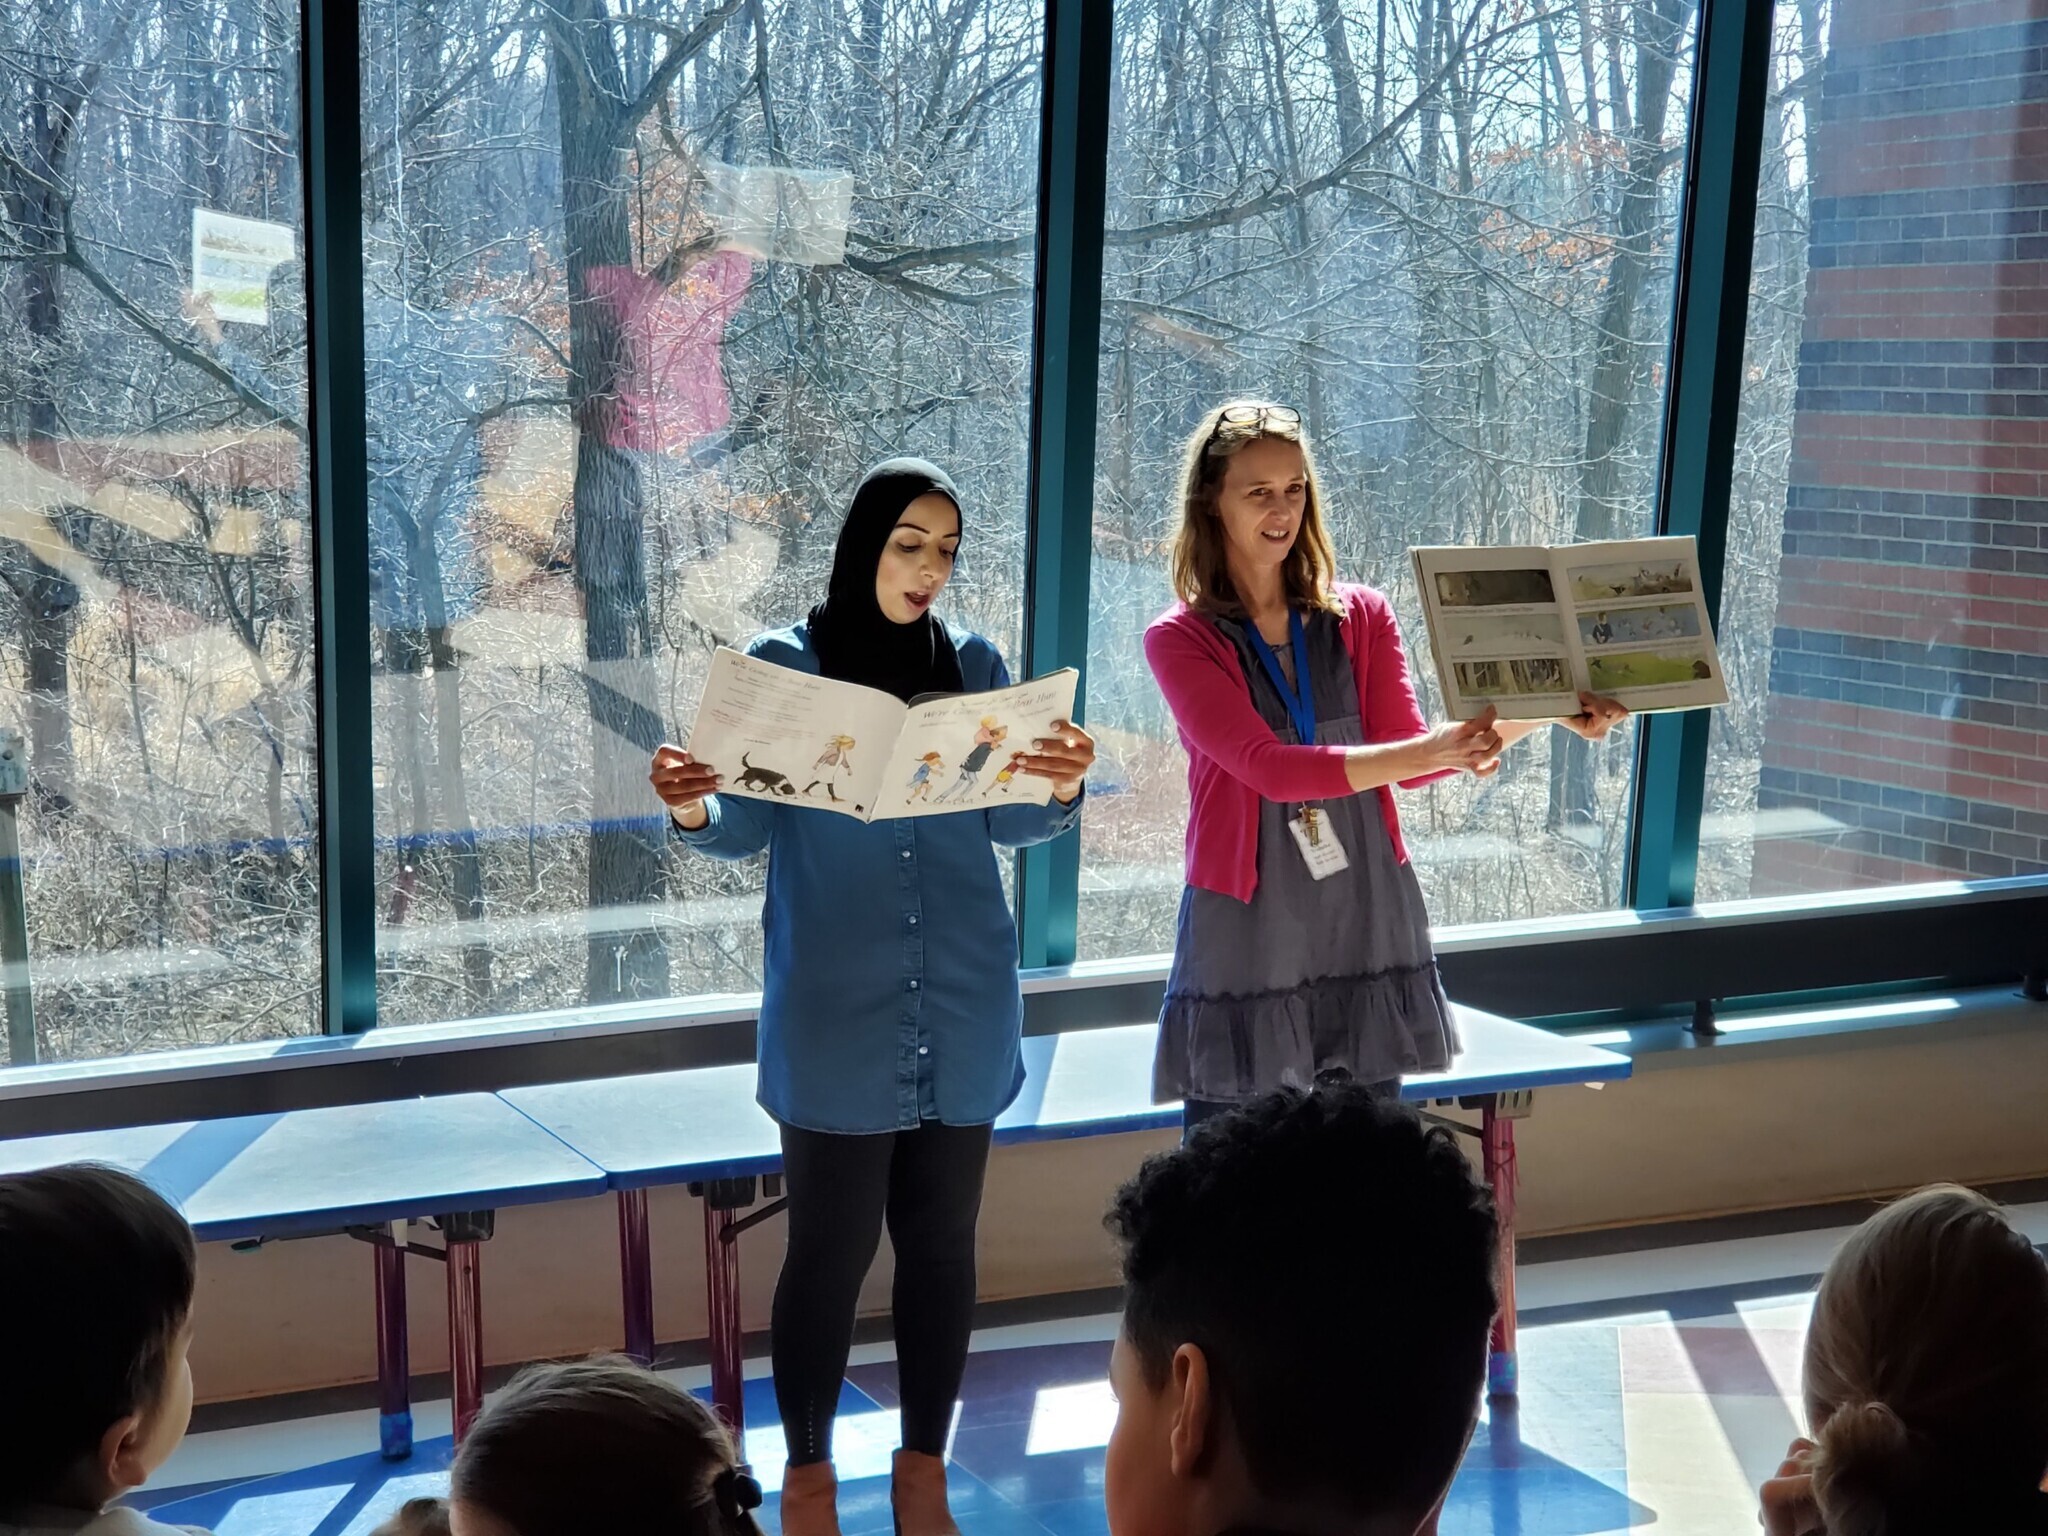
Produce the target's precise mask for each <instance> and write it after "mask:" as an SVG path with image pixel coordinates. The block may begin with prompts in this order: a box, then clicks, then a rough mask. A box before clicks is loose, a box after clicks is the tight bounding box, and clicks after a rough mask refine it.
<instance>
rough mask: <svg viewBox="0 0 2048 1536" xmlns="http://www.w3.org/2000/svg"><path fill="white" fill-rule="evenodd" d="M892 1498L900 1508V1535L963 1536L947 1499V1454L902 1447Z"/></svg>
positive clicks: (895, 1506)
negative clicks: (936, 1454) (921, 1451)
mask: <svg viewBox="0 0 2048 1536" xmlns="http://www.w3.org/2000/svg"><path fill="white" fill-rule="evenodd" d="M889 1502H890V1504H891V1505H892V1506H894V1508H895V1511H896V1536H960V1527H959V1526H958V1525H956V1524H955V1523H954V1521H953V1511H952V1509H951V1508H950V1507H949V1506H948V1505H947V1503H946V1462H945V1458H944V1457H941V1456H926V1455H922V1454H920V1453H919V1452H917V1451H898V1452H897V1453H896V1476H895V1480H894V1482H893V1483H892V1484H891V1486H890V1489H889Z"/></svg>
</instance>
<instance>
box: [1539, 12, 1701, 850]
mask: <svg viewBox="0 0 2048 1536" xmlns="http://www.w3.org/2000/svg"><path fill="white" fill-rule="evenodd" d="M1685 11H1686V0H1641V3H1640V4H1638V5H1637V7H1636V12H1635V17H1636V107H1635V112H1634V114H1633V116H1634V121H1635V127H1634V129H1633V131H1632V132H1631V133H1630V135H1629V138H1628V169H1627V172H1626V176H1625V181H1624V187H1623V192H1622V199H1621V209H1620V214H1619V218H1618V227H1617V229H1616V231H1615V238H1614V256H1613V259H1612V261H1611V262H1610V263H1609V265H1608V269H1607V294H1606V300H1605V302H1604V303H1603V304H1602V306H1601V311H1600V328H1599V334H1598V335H1597V336H1596V337H1595V339H1594V343H1593V372H1592V378H1591V382H1590V386H1589V388H1588V390H1587V395H1588V404H1587V409H1586V441H1585V450H1584V452H1583V454H1582V455H1581V457H1580V461H1579V499H1578V510H1577V515H1576V517H1575V519H1574V527H1573V531H1574V532H1575V533H1576V534H1577V535H1578V537H1579V538H1581V539H1612V538H1618V537H1620V536H1621V533H1622V531H1623V530H1622V526H1621V523H1622V509H1621V506H1620V504H1619V491H1620V480H1621V454H1622V450H1623V445H1624V443H1625V442H1626V440H1627V437H1628V427H1629V406H1630V403H1631V401H1632V400H1633V398H1634V396H1635V394H1636V389H1637V385H1638V384H1639V383H1640V381H1641V377H1642V372H1643V369H1644V368H1646V367H1647V366H1648V364H1649V361H1650V354H1651V349H1650V348H1649V347H1646V346H1644V345H1643V344H1642V342H1641V340H1640V339H1639V338H1638V337H1637V335H1636V318H1637V314H1638V311H1639V310H1640V309H1641V307H1642V295H1643V283H1644V281H1645V280H1646V278H1647V277H1648V275H1649V271H1650V261H1651V257H1652V254H1653V249H1654V246H1655V243H1656V238H1655V237H1656V231H1657V225H1658V218H1659V213H1660V208H1659V202H1660V199H1659V196H1658V191H1659V185H1658V184H1659V182H1660V180H1661V179H1662V171H1663V160H1664V120H1665V117H1666V114H1667V112H1668V110H1669V107H1670V104H1671V84H1672V78H1673V76H1674V75H1675V74H1676V72H1677V67H1678V45H1679V42H1680V38H1681V33H1682V31H1683V22H1684V16H1685ZM1551 761H1552V770H1551V780H1550V807H1549V811H1548V814H1547V815H1546V817H1545V824H1546V825H1547V826H1549V827H1551V828H1552V829H1555V828H1557V827H1561V826H1570V825H1582V824H1586V823H1590V822H1591V821H1592V820H1593V817H1594V801H1595V793H1594V772H1593V770H1594V759H1593V752H1592V749H1591V746H1590V744H1589V743H1587V742H1586V741H1584V740H1582V739H1581V738H1579V737H1577V736H1567V737H1565V738H1564V739H1563V740H1562V741H1561V742H1559V743H1557V745H1556V746H1555V747H1554V748H1553V749H1552V759H1551Z"/></svg>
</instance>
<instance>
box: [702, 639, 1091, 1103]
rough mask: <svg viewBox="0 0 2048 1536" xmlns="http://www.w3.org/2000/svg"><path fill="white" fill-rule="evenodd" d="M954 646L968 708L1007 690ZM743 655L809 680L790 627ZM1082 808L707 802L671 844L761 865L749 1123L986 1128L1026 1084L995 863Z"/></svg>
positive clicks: (1064, 826) (980, 651)
mask: <svg viewBox="0 0 2048 1536" xmlns="http://www.w3.org/2000/svg"><path fill="white" fill-rule="evenodd" d="M953 639H954V643H955V645H956V646H957V647H958V648H959V652H960V674H961V679H962V682H963V683H964V685H965V687H966V689H967V691H968V692H969V693H979V692H981V691H982V690H984V689H989V688H1003V687H1007V686H1008V685H1009V682H1010V674H1009V671H1008V669H1006V668H1005V667H1004V665H1003V658H1002V657H1001V655H1000V654H998V653H997V651H996V648H995V647H994V646H993V645H991V644H989V642H988V641H986V640H984V639H982V638H981V637H980V636H979V635H972V634H967V633H964V632H962V631H959V630H955V631H954V632H953ZM747 653H748V654H749V655H751V656H758V657H760V658H761V659H762V660H764V661H772V662H774V663H776V664H777V665H778V666H784V667H789V668H792V669H793V670H795V671H799V672H809V673H812V674H816V672H817V670H818V661H817V657H816V656H815V655H814V654H813V652H812V650H811V645H810V638H809V636H808V635H807V634H806V633H805V630H804V626H803V625H801V624H799V625H797V626H795V627H794V628H792V629H785V630H779V631H776V632H774V633H772V634H767V635H763V636H761V637H760V638H759V639H757V640H756V641H754V643H753V644H752V645H750V646H748V647H747ZM863 745H866V744H865V743H863ZM880 746H881V744H880V743H876V744H875V745H874V747H873V748H872V749H871V750H879V749H880ZM713 766H715V767H722V768H724V769H726V770H727V771H728V772H729V771H731V769H732V766H733V765H731V764H714V765H713ZM1082 798H1085V797H1077V798H1076V799H1075V801H1074V803H1073V804H1072V805H1061V804H1060V803H1059V802H1058V801H1053V802H1051V803H1049V804H1047V805H1042V806H1040V805H1031V804H1028V803H1019V804H1016V805H1004V806H997V807H995V808H993V809H990V810H986V811H957V812H955V813H953V814H952V815H950V816H922V817H903V818H899V819H895V820H890V821H875V822H865V823H864V822H860V821H856V820H854V819H853V818H852V817H851V816H842V815H839V814H837V813H835V812H832V811H825V810H816V809H805V808H801V807H796V806H783V805H779V804H775V803H773V802H769V801H762V800H747V799H740V798H738V797H729V796H723V795H717V796H713V797H712V798H711V799H709V800H707V801H705V802H704V805H705V809H706V810H707V811H708V812H709V814H710V817H711V820H710V822H709V823H708V824H707V825H705V826H704V827H702V828H700V829H698V830H697V831H694V832H692V831H688V830H686V829H684V828H683V827H681V826H676V828H675V835H676V836H677V837H678V838H680V839H681V840H682V841H683V842H685V843H687V844H689V845H690V846H691V847H693V848H696V849H698V850H699V851H700V852H703V853H707V854H709V855H711V857H713V858H718V859H742V858H746V857H748V856H749V855H751V854H755V853H759V852H760V851H761V850H762V849H764V848H765V849H767V850H768V899H767V906H766V909H765V911H764V912H763V914H762V926H763V929H764V930H765V936H766V940H767V972H766V977H765V985H764V987H763V989H762V995H761V1028H760V1036H759V1042H758V1047H757V1054H758V1057H759V1061H760V1079H759V1082H760V1087H759V1098H760V1102H761V1107H762V1108H763V1109H765V1110H767V1111H768V1113H769V1114H771V1115H773V1116H774V1117H775V1118H776V1119H777V1120H778V1121H781V1122H782V1123H783V1124H785V1125H793V1126H797V1127H799V1128H800V1129H803V1130H811V1131H835V1132H842V1133H853V1134H876V1133H881V1132H886V1131H899V1130H914V1129H916V1127H917V1125H918V1123H919V1122H920V1121H924V1120H937V1121H941V1122H943V1123H944V1124H947V1125H987V1124H989V1123H990V1122H992V1121H993V1120H994V1119H995V1118H996V1116H998V1115H1000V1114H1001V1113H1002V1112H1003V1111H1004V1110H1005V1109H1007V1108H1009V1106H1010V1104H1011V1102H1012V1101H1013V1100H1014V1099H1015V1098H1016V1097H1017V1090H1018V1089H1019V1088H1020V1087H1022V1086H1023V1081H1024V1068H1023V1062H1022V1058H1021V1053H1020V1047H1019V1042H1020V1038H1021V1035H1022V1031H1023V1017H1024V1005H1023V999H1022V997H1021V996H1020V994H1019V992H1018V988H1017V927H1016V923H1015V921H1014V920H1013V919H1012V918H1011V916H1010V907H1009V902H1008V900H1007V899H1006V897H1005V894H1004V889H1003V875H1002V869H1001V866H1000V865H999V863H998V862H997V858H996V845H997V844H998V843H1000V844H1002V845H1004V846H1005V847H1010V848H1021V847H1024V846H1026V845H1028V844H1031V843H1042V842H1045V841H1047V840H1048V839H1050V838H1054V837H1057V836H1059V835H1060V834H1061V833H1062V832H1065V831H1068V830H1069V829H1070V828H1072V827H1073V826H1075V825H1076V824H1077V823H1078V822H1079V821H1080V819H1081V800H1082ZM671 825H675V824H674V822H673V821H671Z"/></svg>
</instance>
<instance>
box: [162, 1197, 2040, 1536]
mask: <svg viewBox="0 0 2048 1536" xmlns="http://www.w3.org/2000/svg"><path fill="white" fill-rule="evenodd" d="M2014 1214H2015V1215H2016V1216H2019V1217H2020V1218H2021V1224H2022V1225H2023V1226H2024V1227H2026V1228H2027V1230H2028V1231H2029V1232H2030V1233H2031V1235H2032V1236H2033V1237H2034V1239H2035V1241H2037V1242H2039V1241H2041V1240H2042V1238H2043V1236H2048V1208H2044V1207H2027V1208H2022V1209H2020V1210H2017V1211H2015V1213H2014ZM1843 1235H1844V1234H1843V1233H1841V1232H1839V1231H1832V1232H1814V1233H1802V1234H1795V1235H1793V1236H1789V1237H1777V1238H1763V1239H1745V1240H1742V1241H1738V1242H1732V1243H1717V1244H1712V1245H1701V1246H1697V1247H1691V1248H1686V1249H1664V1250H1659V1251H1655V1252H1650V1253H1642V1254H1631V1255H1624V1256H1619V1257H1612V1258H1600V1259H1578V1260H1573V1261H1570V1262H1568V1263H1559V1264H1545V1265H1535V1266H1530V1267H1528V1268H1525V1269H1524V1270H1523V1272H1522V1275H1521V1277H1520V1285H1521V1291H1522V1297H1523V1305H1524V1308H1525V1312H1524V1319H1525V1321H1524V1326H1523V1329H1522V1337H1521V1350H1522V1372H1521V1379H1522V1397H1521V1400H1520V1402H1519V1404H1517V1405H1516V1406H1515V1407H1513V1408H1511V1409H1507V1408H1501V1407H1495V1408H1494V1409H1492V1410H1491V1411H1490V1412H1489V1414H1488V1416H1487V1420H1486V1422H1485V1423H1484V1424H1483V1425H1482V1427H1481V1429H1480V1432H1479V1436H1478V1439H1477V1440H1476V1442H1475V1443H1474V1445H1473V1447H1472V1451H1471V1454H1470V1456H1469V1457H1468V1458H1467V1459H1466V1462H1465V1466H1464V1468H1463V1470H1462V1471H1461V1472H1460V1473H1459V1476H1458V1481H1457V1485H1456V1487H1455V1488H1454V1490H1453V1492H1452V1497H1451V1500H1450V1504H1449V1506H1448V1508H1447V1509H1446V1511H1445V1517H1444V1520H1443V1531H1444V1532H1445V1533H1446V1536H1476V1533H1482V1532H1494V1533H1499V1536H1594V1533H1598V1532H1609V1531H1646V1532H1654V1533H1656V1536H1694V1533H1698V1536H1729V1533H1732V1532H1739V1531H1744V1530H1754V1529H1756V1513H1755V1511H1756V1503H1755V1489H1756V1487H1757V1484H1758V1483H1759V1482H1760V1481H1761V1480H1762V1479H1764V1478H1765V1477H1768V1476H1769V1475H1770V1474H1771V1472H1772V1471H1773V1470H1774V1469H1775V1468H1776V1466H1777V1464H1778V1461H1779V1459H1780V1458H1781V1457H1782V1456H1783V1454H1784V1450H1785V1446H1786V1444H1787V1443H1788V1442H1789V1441H1790V1440H1791V1439H1792V1438H1793V1437H1794V1436H1795V1435H1796V1434H1798V1433H1799V1431H1800V1428H1801V1425H1800V1413H1799V1409H1798V1406H1797V1404H1798V1392H1797V1383H1798V1374H1799V1352H1800V1346H1801V1341H1802V1339H1803V1336H1804V1332H1805V1327H1806V1320H1807V1316H1808V1311H1809V1301H1808V1293H1809V1291H1810V1286H1811V1276H1812V1275H1813V1273H1814V1272H1815V1271H1817V1270H1818V1269H1819V1268H1821V1267H1822V1265H1823V1264H1824V1263H1825V1261H1826V1258H1827V1255H1828V1254H1829V1253H1830V1252H1831V1251H1832V1249H1833V1247H1834V1246H1835V1244H1836V1243H1838V1242H1839V1241H1840V1239H1841V1237H1842V1236H1843ZM1646 1280H1649V1281H1654V1282H1656V1284H1655V1287H1654V1288H1655V1289H1657V1290H1658V1291H1659V1292H1661V1294H1658V1295H1656V1297H1655V1299H1653V1300H1647V1301H1646V1300H1644V1299H1642V1298H1643V1297H1644V1295H1645V1292H1646V1291H1649V1290H1651V1289H1652V1288H1653V1287H1652V1286H1648V1285H1644V1283H1643V1282H1645V1281H1646ZM1674 1286H1684V1287H1685V1289H1682V1290H1680V1289H1673V1287H1674ZM1113 1330H1114V1322H1113V1320H1111V1319H1106V1318H1104V1319H1087V1320H1081V1321H1078V1322H1066V1323H1056V1324H1047V1325H1044V1326H1042V1327H1036V1328H1027V1329H1002V1330H997V1331H995V1332H992V1333H988V1334H984V1335H980V1336H978V1337H977V1340H976V1349H975V1354H974V1356H973V1358H972V1360H971V1361H970V1363H969V1366H968V1373H967V1380H966V1383H965V1386H964V1389H963V1391H962V1394H961V1397H962V1401H961V1406H960V1411H959V1415H958V1418H957V1419H956V1421H955V1427H954V1433H953V1445H952V1454H953V1474H952V1475H953V1486H954V1501H955V1502H954V1507H955V1511H956V1513H957V1514H958V1515H959V1517H960V1523H961V1526H962V1528H963V1529H964V1531H965V1532H966V1533H967V1536H1106V1526H1105V1524H1104V1521H1103V1515H1102V1447H1103V1445H1104V1443H1105V1442H1106V1441H1107V1439H1108V1435H1109V1426H1110V1422H1111V1418H1112V1414H1113V1405H1112V1403H1111V1400H1110V1396H1109V1390H1108V1387H1107V1385H1106V1384H1105V1382H1104V1379H1103V1373H1104V1370H1105V1368H1106V1366H1107V1363H1108V1358H1109V1340H1110V1338H1111V1337H1112V1336H1113ZM750 1369H752V1370H759V1369H761V1367H760V1366H759V1365H751V1366H750ZM677 1379H678V1380H679V1381H681V1382H682V1383H683V1384H684V1385H686V1386H688V1387H691V1388H692V1389H696V1390H701V1389H702V1388H703V1386H704V1378H703V1373H702V1372H694V1373H687V1372H686V1373H678V1375H677ZM893 1389H894V1368H893V1366H891V1365H890V1363H889V1357H888V1354H887V1351H886V1349H863V1350H861V1351H858V1352H857V1353H856V1355H855V1363H854V1365H853V1366H852V1368H851V1369H850V1370H849V1371H848V1379H847V1386H846V1393H845V1396H844V1398H843V1399H842V1402H841V1417H840V1421H839V1441H838V1453H839V1454H838V1461H839V1465H840V1472H841V1477H842V1479H843V1480H844V1483H845V1488H844V1492H843V1496H842V1519H843V1523H844V1526H845V1530H846V1533H847V1536H871V1533H879V1532H884V1531H886V1530H887V1529H888V1528H889V1524H890V1521H889V1513H888V1485H887V1482H886V1473H887V1470H888V1465H889V1456H890V1452H891V1450H892V1449H893V1447H894V1445H895V1430H896V1425H895V1415H894V1413H893V1411H892V1409H893V1405H894V1390H893ZM746 1408H747V1422H748V1446H747V1450H748V1455H749V1458H750V1459H751V1460H752V1461H753V1463H754V1465H755V1466H756V1468H757V1469H759V1470H760V1472H761V1473H762V1475H763V1480H764V1482H769V1483H770V1484H771V1486H772V1484H773V1481H774V1479H775V1477H776V1475H777V1474H778V1473H779V1471H780V1467H781V1462H782V1444H781V1431H780V1429H779V1427H778V1426H777V1424H776V1422H775V1413H774V1403H773V1400H772V1397H771V1395H770V1392H769V1390H768V1384H767V1382H766V1381H765V1380H763V1379H760V1378H758V1377H756V1378H754V1379H750V1380H749V1381H748V1383H747V1403H746ZM418 1423H419V1433H420V1434H421V1436H422V1441H423V1443H422V1445H421V1448H420V1450H419V1451H418V1452H417V1453H416V1454H415V1456H414V1457H413V1459H412V1460H411V1461H410V1462H406V1463H399V1464H390V1463H386V1462H382V1461H380V1460H378V1458H377V1457H376V1455H375V1453H374V1451H369V1452H367V1453H364V1452H363V1448H366V1447H372V1446H374V1445H375V1442H376V1430H375V1421H374V1417H373V1416H372V1415H369V1414H340V1415H335V1416H333V1417H330V1418H326V1419H319V1420H303V1421H299V1422H296V1423H289V1424H275V1425H266V1426H262V1427H260V1428H255V1429H241V1430H228V1431H220V1432H216V1433H214V1434H208V1435H197V1436H194V1437H193V1438H192V1439H191V1440H189V1441H188V1442H187V1443H186V1445H185V1447H184V1448H182V1449H181V1450H180V1452H179V1454H178V1456H177V1457H176V1458H175V1459H174V1460H173V1462H172V1463H171V1465H170V1466H169V1467H167V1468H166V1469H165V1473H164V1476H163V1477H162V1478H161V1479H160V1480H159V1489H158V1490H153V1492H152V1496H151V1497H150V1498H149V1499H147V1500H146V1502H147V1503H149V1504H151V1505H152V1506H154V1508H153V1513H155V1514H156V1516H157V1518H159V1519H165V1520H170V1521H173V1522H177V1523H184V1524H190V1525H198V1526H203V1527H206V1528H208V1529H210V1530H213V1531H214V1532H216V1533H217V1536H366V1533H367V1532H369V1531H370V1530H372V1529H373V1528H374V1527H375V1526H376V1525H377V1523H378V1522H379V1521H380V1520H381V1519H383V1517H384V1516H385V1515H386V1514H387V1513H389V1511H390V1510H392V1509H393V1508H395V1507H396V1506H397V1505H398V1504H399V1503H402V1502H403V1501H404V1500H405V1499H407V1498H410V1497H413V1496H415V1495H418V1494H420V1493H423V1492H438V1491H440V1490H441V1489H442V1488H443V1487H445V1483H446V1464H447V1458H448V1454H449V1447H448V1442H447V1440H446V1438H445V1435H446V1432H447V1423H448V1420H447V1406H446V1404H445V1403H442V1404H432V1403H429V1404H423V1405H421V1406H420V1408H419V1410H418ZM437 1434H438V1435H441V1436H443V1438H440V1439H435V1440H426V1439H425V1437H426V1436H429V1435H437ZM286 1468H297V1469H302V1470H292V1471H282V1470H280V1469H286ZM769 1504H770V1507H769V1509H768V1510H767V1511H765V1512H764V1513H765V1514H766V1515H767V1516H768V1519H767V1522H766V1523H767V1524H768V1525H769V1527H770V1528H771V1530H772V1529H773V1528H774V1523H775V1522H774V1518H773V1516H774V1500H773V1497H772V1495H771V1498H770V1501H769Z"/></svg>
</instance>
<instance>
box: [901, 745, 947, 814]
mask: <svg viewBox="0 0 2048 1536" xmlns="http://www.w3.org/2000/svg"><path fill="white" fill-rule="evenodd" d="M945 766H946V764H945V761H944V759H942V758H941V757H940V756H939V754H938V753H936V752H927V753H925V755H924V756H923V757H921V758H919V759H918V760H917V768H916V771H915V772H913V773H912V774H911V775H910V793H909V794H908V795H906V796H904V803H905V804H906V805H907V804H909V802H910V801H912V800H926V799H929V798H930V797H931V791H932V775H933V774H934V773H936V772H938V770H939V769H941V768H943V767H945Z"/></svg>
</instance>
